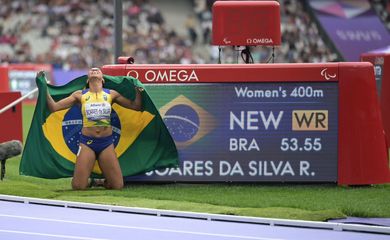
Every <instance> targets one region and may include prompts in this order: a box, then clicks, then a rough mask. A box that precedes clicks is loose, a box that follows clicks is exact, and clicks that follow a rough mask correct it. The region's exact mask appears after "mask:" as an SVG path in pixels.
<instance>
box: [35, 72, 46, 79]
mask: <svg viewBox="0 0 390 240" xmlns="http://www.w3.org/2000/svg"><path fill="white" fill-rule="evenodd" d="M42 76H45V71H39V72H38V73H37V78H39V77H42Z"/></svg>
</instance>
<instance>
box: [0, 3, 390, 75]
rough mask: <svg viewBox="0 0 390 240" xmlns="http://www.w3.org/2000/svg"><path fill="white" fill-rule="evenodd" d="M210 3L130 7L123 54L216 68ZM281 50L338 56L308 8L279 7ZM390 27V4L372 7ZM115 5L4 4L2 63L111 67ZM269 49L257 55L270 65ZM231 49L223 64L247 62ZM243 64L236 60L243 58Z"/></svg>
mask: <svg viewBox="0 0 390 240" xmlns="http://www.w3.org/2000/svg"><path fill="white" fill-rule="evenodd" d="M213 2H214V1H210V0H181V1H175V0H166V1H157V0H132V1H123V16H124V21H123V55H131V56H134V58H135V60H136V63H139V64H142V63H151V64H153V63H167V64H169V63H182V64H185V63H217V58H218V47H216V46H211V45H210V42H211V39H210V37H211V20H212V18H211V16H212V14H211V6H212V4H213ZM279 2H280V5H281V19H282V26H281V29H282V45H281V46H280V47H277V48H276V49H275V55H276V58H275V62H286V63H289V62H329V61H336V60H338V59H339V56H338V55H337V54H336V53H334V52H333V51H331V50H330V49H331V48H329V47H328V45H329V44H327V43H326V42H324V40H323V38H322V37H321V35H320V34H319V31H318V28H317V26H316V24H315V21H312V19H311V17H310V15H309V14H307V11H305V7H306V4H305V2H304V1H297V0H280V1H279ZM371 2H372V4H373V6H374V7H375V9H376V10H377V11H378V12H381V13H380V16H381V17H382V19H383V20H384V21H385V22H387V26H388V27H389V13H388V12H389V8H390V7H389V4H388V3H387V5H386V6H385V5H384V4H385V3H384V2H386V1H380V0H373V1H371ZM113 11H114V4H113V1H107V0H97V1H92V0H86V1H79V0H70V1H67V0H31V1H23V0H3V1H2V4H1V5H0V61H1V63H27V62H34V63H51V64H52V65H53V67H54V68H56V69H64V70H68V69H85V68H87V67H89V66H102V65H104V64H111V63H113V62H114V59H113V52H114V51H113V47H114V46H113V39H112V38H113V32H114V30H113V24H114V22H113ZM270 54H271V49H270V48H265V47H256V48H254V49H253V50H252V55H253V58H254V62H266V61H267V59H268V58H269V56H270ZM237 56H238V54H237V53H236V52H235V50H234V49H233V48H231V47H225V48H224V49H223V56H222V58H223V62H224V63H234V62H237V61H238V62H240V60H238V57H237ZM236 57H237V58H236Z"/></svg>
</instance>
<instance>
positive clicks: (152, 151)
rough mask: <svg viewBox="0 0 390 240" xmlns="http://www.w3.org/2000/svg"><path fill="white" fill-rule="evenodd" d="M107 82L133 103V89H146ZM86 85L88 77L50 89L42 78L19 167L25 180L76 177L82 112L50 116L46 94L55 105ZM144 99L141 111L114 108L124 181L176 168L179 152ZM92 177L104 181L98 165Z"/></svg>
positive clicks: (125, 80) (129, 82) (122, 80)
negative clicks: (125, 178) (145, 173)
mask: <svg viewBox="0 0 390 240" xmlns="http://www.w3.org/2000/svg"><path fill="white" fill-rule="evenodd" d="M104 79H105V84H104V87H105V88H108V89H113V90H116V91H117V92H119V93H120V94H122V95H123V96H124V97H126V98H129V99H134V98H135V94H136V93H135V89H134V86H142V84H141V83H140V82H139V81H138V80H137V79H134V78H131V77H114V76H107V75H105V76H104ZM86 80H87V76H82V77H79V78H76V79H74V80H73V81H71V82H69V83H68V84H66V85H64V86H52V85H48V84H46V82H45V79H44V77H39V78H37V79H36V83H37V86H38V88H39V96H38V100H37V105H36V107H35V111H34V115H33V119H32V122H31V127H30V130H29V133H28V135H27V139H26V143H25V146H24V150H23V154H22V159H21V162H20V166H19V172H20V174H21V175H29V176H35V177H41V178H63V177H70V176H72V175H73V170H74V164H75V162H76V154H77V150H78V143H79V136H80V134H81V128H82V118H81V108H80V105H75V106H73V107H71V108H69V109H65V110H62V111H58V112H54V113H51V112H50V111H49V109H48V107H47V102H46V94H47V91H49V93H50V94H51V95H52V97H53V99H54V100H55V101H59V100H61V99H63V98H66V97H67V96H69V95H71V94H72V93H73V92H74V91H77V90H82V89H84V88H85V86H86ZM141 95H142V104H143V109H142V111H134V110H130V109H126V108H123V107H121V106H119V105H118V104H113V110H112V117H111V123H112V127H113V137H114V146H115V152H116V153H117V156H118V159H119V164H120V166H121V169H122V174H123V176H131V175H137V174H142V173H144V172H148V171H151V170H154V169H157V168H166V167H177V166H178V154H177V149H176V146H175V143H174V141H173V139H172V137H171V135H170V134H169V132H168V129H167V128H166V126H165V124H164V122H163V120H162V118H161V116H160V114H159V112H158V110H157V108H156V107H155V106H154V104H153V102H152V100H151V99H150V97H149V95H148V94H147V91H143V92H142V93H141ZM92 175H93V176H100V175H101V170H100V169H99V166H98V164H97V162H96V163H95V166H94V168H93V173H92Z"/></svg>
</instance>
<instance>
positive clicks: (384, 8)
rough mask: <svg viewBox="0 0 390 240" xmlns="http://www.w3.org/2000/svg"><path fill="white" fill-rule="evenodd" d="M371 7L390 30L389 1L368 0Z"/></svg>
mask: <svg viewBox="0 0 390 240" xmlns="http://www.w3.org/2000/svg"><path fill="white" fill-rule="evenodd" d="M370 2H371V5H372V7H373V8H374V9H375V11H376V12H377V14H378V16H379V17H380V18H381V19H382V21H383V23H384V25H385V26H386V27H387V29H389V30H390V2H389V1H388V0H370Z"/></svg>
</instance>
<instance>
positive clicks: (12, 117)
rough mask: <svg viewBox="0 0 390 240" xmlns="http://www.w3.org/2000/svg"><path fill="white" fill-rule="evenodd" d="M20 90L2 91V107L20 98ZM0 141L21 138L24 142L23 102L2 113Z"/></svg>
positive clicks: (0, 98)
mask: <svg viewBox="0 0 390 240" xmlns="http://www.w3.org/2000/svg"><path fill="white" fill-rule="evenodd" d="M20 96H21V94H20V92H0V109H2V108H3V107H5V106H7V105H8V104H10V103H12V102H13V101H15V100H17V99H18V98H20ZM0 126H1V134H0V143H2V142H6V141H11V140H19V141H21V142H23V128H22V103H19V104H17V105H15V106H14V107H12V108H10V109H8V110H7V111H5V112H3V113H2V114H0Z"/></svg>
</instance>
